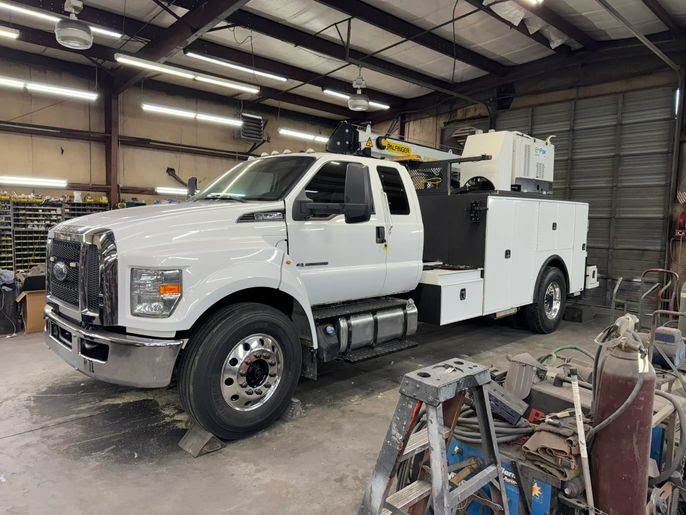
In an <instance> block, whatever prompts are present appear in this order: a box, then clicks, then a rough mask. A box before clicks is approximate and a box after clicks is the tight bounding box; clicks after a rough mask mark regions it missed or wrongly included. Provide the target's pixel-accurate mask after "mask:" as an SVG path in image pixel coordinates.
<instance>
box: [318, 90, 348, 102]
mask: <svg viewBox="0 0 686 515" xmlns="http://www.w3.org/2000/svg"><path fill="white" fill-rule="evenodd" d="M324 94H325V95H329V96H330V97H336V98H342V99H343V100H348V99H349V98H350V95H346V94H345V93H339V92H338V91H333V90H331V89H325V90H324Z"/></svg>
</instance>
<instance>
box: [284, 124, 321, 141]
mask: <svg viewBox="0 0 686 515" xmlns="http://www.w3.org/2000/svg"><path fill="white" fill-rule="evenodd" d="M279 134H281V135H282V136H288V137H291V138H297V139H304V140H305V141H313V142H316V143H326V142H327V141H329V138H327V137H326V136H319V135H317V134H310V133H309V132H302V131H296V130H293V129H285V128H283V127H279Z"/></svg>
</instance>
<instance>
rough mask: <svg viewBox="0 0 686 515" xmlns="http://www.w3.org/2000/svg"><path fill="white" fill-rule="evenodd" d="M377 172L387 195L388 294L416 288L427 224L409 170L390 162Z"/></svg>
mask: <svg viewBox="0 0 686 515" xmlns="http://www.w3.org/2000/svg"><path fill="white" fill-rule="evenodd" d="M376 172H377V174H378V177H379V180H380V182H381V188H382V190H383V193H384V196H385V203H384V211H385V213H386V230H385V238H386V281H385V282H384V286H383V294H384V295H392V294H394V293H401V292H407V291H410V290H413V289H414V288H415V287H416V286H417V283H418V282H419V278H420V277H421V274H422V265H423V262H422V257H423V256H422V254H423V250H424V225H423V224H422V215H421V212H420V210H419V203H418V202H417V201H416V198H417V197H416V195H408V194H407V192H408V191H410V192H412V191H413V189H414V185H413V184H412V181H411V180H410V178H409V175H408V174H407V173H401V171H400V170H399V169H398V168H396V167H394V166H388V165H377V166H376Z"/></svg>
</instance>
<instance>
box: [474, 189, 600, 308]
mask: <svg viewBox="0 0 686 515" xmlns="http://www.w3.org/2000/svg"><path fill="white" fill-rule="evenodd" d="M587 228H588V206H587V205H586V204H580V203H576V202H562V201H557V200H547V199H539V198H526V197H504V196H502V197H501V196H489V197H488V215H487V224H486V249H485V266H484V270H485V272H484V299H483V314H484V315H489V314H492V313H497V312H498V311H504V310H507V309H511V308H513V307H519V306H524V305H527V304H531V303H532V302H533V295H534V289H535V286H536V281H537V279H538V275H539V272H540V271H541V268H542V267H543V265H544V263H545V262H546V261H547V260H549V259H550V258H556V259H559V260H561V261H562V262H563V263H565V265H566V268H567V270H566V272H567V274H568V276H569V285H568V293H574V292H577V291H579V290H581V289H582V288H583V280H584V275H585V261H586V232H587Z"/></svg>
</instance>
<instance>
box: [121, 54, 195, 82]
mask: <svg viewBox="0 0 686 515" xmlns="http://www.w3.org/2000/svg"><path fill="white" fill-rule="evenodd" d="M114 59H115V60H116V61H117V62H118V63H121V64H128V65H129V66H135V67H136V68H143V69H144V70H153V71H156V72H160V73H168V74H169V75H175V76H177V77H182V78H184V79H194V78H195V75H194V74H193V73H190V72H187V71H185V70H180V69H178V68H174V67H172V66H167V65H166V64H159V63H153V62H151V61H146V60H145V59H138V58H137V57H131V56H129V55H124V54H114Z"/></svg>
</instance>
